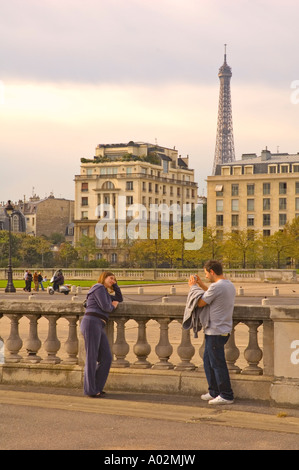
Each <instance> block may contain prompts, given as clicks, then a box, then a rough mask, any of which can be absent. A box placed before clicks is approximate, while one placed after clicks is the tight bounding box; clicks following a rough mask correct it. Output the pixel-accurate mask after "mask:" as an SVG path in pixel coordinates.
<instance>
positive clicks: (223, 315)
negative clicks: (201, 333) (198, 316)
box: [202, 279, 236, 335]
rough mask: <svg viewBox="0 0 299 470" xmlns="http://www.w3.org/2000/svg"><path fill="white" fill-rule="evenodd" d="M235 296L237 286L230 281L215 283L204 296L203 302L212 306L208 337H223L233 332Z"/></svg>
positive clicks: (206, 330)
mask: <svg viewBox="0 0 299 470" xmlns="http://www.w3.org/2000/svg"><path fill="white" fill-rule="evenodd" d="M235 296H236V289H235V286H234V285H233V284H232V283H231V282H230V281H229V280H228V279H220V280H219V281H217V282H213V283H212V284H211V285H210V287H209V289H208V290H207V291H206V292H205V293H204V294H203V296H202V300H204V301H205V302H206V303H207V304H208V305H209V306H210V323H209V327H208V328H206V329H205V334H206V335H223V334H227V333H230V332H231V330H232V327H233V311H234V302H235Z"/></svg>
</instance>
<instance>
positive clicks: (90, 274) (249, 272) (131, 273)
mask: <svg viewBox="0 0 299 470" xmlns="http://www.w3.org/2000/svg"><path fill="white" fill-rule="evenodd" d="M105 269H106V270H107V269H109V270H112V271H113V272H114V273H115V275H116V277H117V279H119V280H134V281H146V280H148V281H159V280H161V281H165V280H169V282H172V281H186V279H189V277H190V274H194V273H195V272H197V270H196V269H121V268H115V267H111V268H105ZM55 270H56V269H54V268H47V269H42V268H35V269H31V272H34V271H37V272H42V273H43V275H44V276H47V278H48V280H50V279H51V277H52V276H53V274H54V272H55ZM103 270H104V269H63V273H64V276H65V278H66V279H76V280H84V279H86V280H91V279H92V280H97V279H98V278H99V275H100V273H101V272H102V271H103ZM202 275H204V274H203V273H202ZM225 275H226V277H227V278H228V279H230V280H232V281H242V282H246V281H247V282H260V281H261V282H275V283H277V282H290V283H291V282H292V283H293V282H297V274H296V270H292V269H246V270H244V269H231V270H226V271H225ZM13 277H14V279H24V269H19V268H18V269H14V270H13ZM0 279H7V270H6V269H0Z"/></svg>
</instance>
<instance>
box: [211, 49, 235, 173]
mask: <svg viewBox="0 0 299 470" xmlns="http://www.w3.org/2000/svg"><path fill="white" fill-rule="evenodd" d="M226 46H227V44H224V63H223V65H222V66H221V67H220V69H219V73H218V77H219V80H220V93H219V106H218V121H217V136H216V148H215V156H214V164H213V175H215V172H216V166H217V165H221V164H223V163H229V162H232V161H234V160H235V147H234V135H233V118H232V104H231V93H230V79H231V77H232V70H231V68H230V67H229V66H228V65H227V62H226Z"/></svg>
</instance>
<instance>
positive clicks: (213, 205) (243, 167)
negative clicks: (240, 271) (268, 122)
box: [207, 148, 299, 237]
mask: <svg viewBox="0 0 299 470" xmlns="http://www.w3.org/2000/svg"><path fill="white" fill-rule="evenodd" d="M207 195H208V215H207V225H208V226H211V227H215V228H216V230H217V233H218V235H219V237H221V236H222V235H223V233H224V232H231V231H234V230H244V229H252V230H256V231H259V232H261V233H262V234H263V235H264V236H269V235H272V234H273V233H275V232H276V231H278V230H282V229H283V227H284V225H285V224H286V223H287V222H289V221H292V220H293V219H294V217H298V216H299V153H297V154H295V155H289V154H287V153H271V152H270V151H269V150H268V149H267V148H266V149H265V150H263V151H262V152H261V155H260V156H257V155H256V154H243V155H242V159H241V160H237V161H234V162H232V163H229V164H223V165H218V166H217V168H216V173H215V176H209V177H208V178H207Z"/></svg>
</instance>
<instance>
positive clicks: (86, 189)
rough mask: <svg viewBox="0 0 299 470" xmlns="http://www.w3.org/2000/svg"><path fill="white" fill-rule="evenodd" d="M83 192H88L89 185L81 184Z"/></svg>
mask: <svg viewBox="0 0 299 470" xmlns="http://www.w3.org/2000/svg"><path fill="white" fill-rule="evenodd" d="M81 191H82V193H83V192H86V191H88V183H82V184H81Z"/></svg>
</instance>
